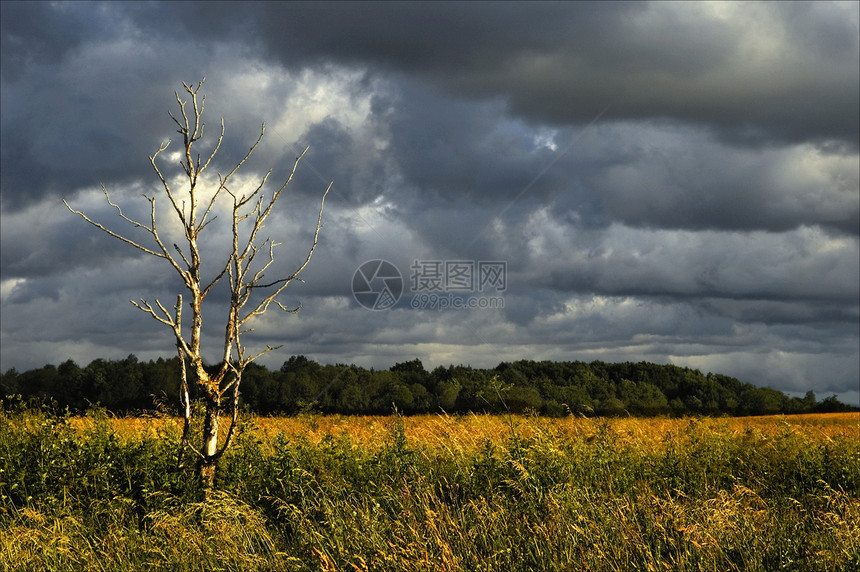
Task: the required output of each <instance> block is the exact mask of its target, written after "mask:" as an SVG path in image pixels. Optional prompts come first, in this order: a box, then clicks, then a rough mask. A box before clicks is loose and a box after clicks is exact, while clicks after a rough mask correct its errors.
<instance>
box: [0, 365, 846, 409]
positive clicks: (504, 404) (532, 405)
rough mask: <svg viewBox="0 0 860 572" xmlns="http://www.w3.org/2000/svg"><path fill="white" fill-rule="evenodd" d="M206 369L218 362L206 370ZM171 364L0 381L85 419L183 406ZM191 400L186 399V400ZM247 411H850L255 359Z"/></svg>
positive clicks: (760, 395) (783, 401)
mask: <svg viewBox="0 0 860 572" xmlns="http://www.w3.org/2000/svg"><path fill="white" fill-rule="evenodd" d="M212 367H213V370H214V369H217V367H218V366H217V365H214V366H212ZM179 370H180V368H179V362H178V358H172V359H163V358H159V359H158V360H154V361H153V360H150V361H148V362H143V361H140V360H138V359H137V357H135V356H134V355H130V356H128V357H127V358H125V359H123V360H118V361H108V360H104V359H97V360H94V361H93V362H91V363H90V364H89V365H87V366H86V367H83V368H81V367H80V366H78V364H76V363H75V362H74V361H72V360H68V361H65V362H63V363H61V364H60V365H59V366H53V365H46V366H44V367H42V368H39V369H32V370H29V371H25V372H18V371H16V370H15V369H10V370H8V371H6V372H5V373H3V374H2V375H0V396H2V395H21V396H22V398H23V399H36V400H42V401H48V400H53V401H56V403H57V404H58V405H59V406H60V407H69V408H70V409H71V410H73V411H83V410H85V409H87V408H88V407H89V406H91V405H93V404H100V405H101V406H104V407H106V408H107V409H109V410H110V411H113V412H116V413H135V412H143V411H146V410H152V409H154V408H156V407H161V408H165V407H166V408H168V409H170V408H173V407H176V406H177V405H178V403H179V394H178V390H179ZM192 397H193V396H192ZM242 401H243V404H244V407H245V408H246V409H247V410H249V411H252V412H255V413H258V414H262V415H271V414H294V413H299V412H304V411H317V412H320V413H341V414H387V413H391V412H393V411H394V409H395V408H396V410H397V411H399V412H401V413H405V414H414V413H428V412H440V411H446V412H448V413H467V412H476V413H478V412H487V413H504V412H511V413H538V414H544V415H551V416H563V415H570V414H582V415H587V416H591V415H600V416H616V415H628V414H629V415H637V416H650V415H674V416H681V415H691V414H692V415H722V414H728V415H768V414H777V413H783V414H792V413H812V412H833V411H856V410H857V408H855V407H851V406H849V405H846V404H844V403H842V402H840V401H839V400H838V399H837V398H836V396H831V397H827V398H825V399H823V400H821V401H819V400H818V399H817V398H816V396H815V393H814V392H812V391H809V392H807V393H806V395H805V396H804V397H802V398H801V397H789V396H787V395H786V394H784V393H783V392H781V391H777V390H775V389H772V388H770V387H757V386H754V385H752V384H750V383H742V382H741V381H739V380H737V379H735V378H733V377H729V376H726V375H720V374H714V373H708V374H703V373H702V372H701V371H699V370H697V369H690V368H687V367H678V366H675V365H659V364H654V363H647V362H639V363H630V362H625V363H604V362H601V361H593V362H590V363H586V362H581V361H572V362H551V361H540V362H538V361H528V360H523V361H516V362H503V363H500V364H499V365H498V366H496V367H495V368H493V369H476V368H472V367H470V366H464V365H456V366H455V365H449V366H448V367H442V366H439V367H437V368H435V369H434V370H432V371H429V372H428V371H427V370H425V369H424V365H423V364H422V363H421V361H420V360H418V359H414V360H412V361H407V362H403V363H398V364H395V365H394V366H392V367H391V368H390V369H388V370H375V369H365V368H363V367H358V366H355V365H344V364H337V365H321V364H319V363H317V362H315V361H312V360H309V359H307V358H306V357H304V356H293V357H291V358H290V359H289V360H287V361H286V362H284V364H283V366H281V368H280V369H279V370H277V371H272V370H270V369H268V368H266V367H265V366H262V365H259V364H255V363H252V364H250V365H249V366H248V367H247V369H246V370H245V374H244V380H243V383H242Z"/></svg>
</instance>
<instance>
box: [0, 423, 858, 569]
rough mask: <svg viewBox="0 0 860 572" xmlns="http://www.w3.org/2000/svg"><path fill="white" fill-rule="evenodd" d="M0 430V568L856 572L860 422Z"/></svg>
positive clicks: (11, 426) (4, 426)
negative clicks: (182, 450)
mask: <svg viewBox="0 0 860 572" xmlns="http://www.w3.org/2000/svg"><path fill="white" fill-rule="evenodd" d="M178 440H179V433H178V430H177V428H176V426H175V425H174V424H173V423H172V422H171V420H158V419H154V420H150V421H148V422H147V423H142V422H140V421H139V420H135V421H132V420H116V419H111V418H110V417H108V416H107V415H105V414H104V412H94V413H91V414H90V415H88V416H87V417H86V418H77V419H73V418H70V417H68V416H65V415H62V414H59V415H58V414H52V413H51V412H49V411H44V410H43V411H33V410H27V411H25V410H19V411H15V412H11V413H4V414H2V417H0V559H2V568H3V569H4V570H6V569H8V570H31V569H46V570H67V569H76V570H78V569H80V570H117V569H135V570H136V569H154V570H162V569H163V570H249V569H253V570H297V571H298V570H302V571H304V570H394V571H397V570H403V571H407V570H408V571H413V570H453V571H456V570H464V571H465V570H506V571H507V570H511V571H516V570H557V571H566V570H633V569H636V570H717V569H719V570H855V569H860V500H858V495H860V453H858V440H860V418H858V416H857V415H856V414H854V415H853V416H851V415H848V416H841V417H835V416H833V417H826V418H825V417H821V418H820V422H818V421H815V420H813V419H810V418H792V417H787V418H773V419H758V420H735V419H683V420H668V419H655V420H644V419H635V420H634V419H628V420H623V419H622V420H611V421H605V420H591V419H564V420H548V419H541V418H525V417H481V416H464V417H447V416H435V417H434V416H424V417H418V418H400V417H390V418H382V417H377V418H348V417H314V416H306V417H302V418H289V419H287V418H275V419H267V418H249V419H246V424H245V430H244V431H243V433H242V434H241V435H240V436H239V438H238V440H237V443H236V446H235V447H234V448H233V449H232V450H231V451H230V452H229V453H228V454H227V455H225V457H224V458H223V459H222V463H221V466H220V467H219V471H220V472H219V482H218V486H219V489H220V491H221V492H220V493H219V494H218V495H216V496H215V497H214V498H213V499H211V500H209V501H207V502H203V501H201V500H200V491H199V490H196V489H195V487H194V485H193V484H192V483H193V482H194V480H193V478H192V476H191V475H190V474H187V473H184V472H182V471H178V470H177V469H176V468H175V453H176V447H177V446H178Z"/></svg>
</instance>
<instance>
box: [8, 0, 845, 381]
mask: <svg viewBox="0 0 860 572" xmlns="http://www.w3.org/2000/svg"><path fill="white" fill-rule="evenodd" d="M0 9H2V18H0V21H2V54H0V64H2V65H0V69H2V73H0V82H2V91H3V97H2V98H1V99H0V106H2V107H1V108H0V111H2V124H3V130H2V133H1V134H0V138H2V146H0V147H2V150H0V152H2V167H3V168H2V175H0V189H2V194H0V201H2V213H0V218H2V224H0V232H2V241H0V254H2V259H0V285H2V291H0V299H2V309H3V311H2V328H0V330H2V368H8V367H12V366H15V367H18V368H19V369H23V368H28V367H36V366H39V365H41V364H42V363H45V362H53V363H58V362H60V361H62V360H65V359H67V358H68V357H72V358H73V359H76V360H78V361H80V362H88V361H89V360H91V359H95V358H96V357H105V358H120V357H124V356H125V355H128V354H129V353H135V354H137V355H138V356H140V357H142V358H144V359H147V358H150V357H156V356H159V355H166V354H169V353H170V352H171V351H172V350H171V344H170V343H169V339H167V338H168V336H167V333H166V332H165V331H164V330H163V328H162V327H161V326H160V325H159V324H157V323H155V322H154V321H152V320H151V319H149V318H147V316H145V315H143V314H141V313H140V312H139V311H137V310H135V309H134V308H133V307H131V305H129V304H128V300H129V299H137V298H140V297H145V298H147V299H155V298H156V297H158V298H159V299H161V300H162V301H165V302H166V303H172V301H173V299H175V298H174V297H175V295H176V293H177V292H178V291H179V289H180V288H179V285H178V284H177V281H176V280H175V279H174V278H173V277H172V275H171V274H170V270H169V268H167V267H165V266H164V265H159V264H158V262H161V261H153V260H146V259H145V257H144V258H141V257H140V256H139V255H138V253H136V252H135V251H134V250H133V249H131V248H130V247H128V246H127V245H123V244H120V243H118V242H116V241H113V240H111V239H109V238H108V237H106V236H104V235H102V234H100V233H99V231H97V230H95V229H93V228H92V227H89V226H87V225H86V224H85V223H84V222H83V221H81V220H80V219H78V218H75V217H74V216H73V215H72V214H71V213H68V211H66V210H65V207H64V206H63V205H62V202H61V200H60V199H61V198H67V199H69V201H70V202H71V203H72V204H73V205H74V206H76V207H79V208H83V209H85V210H86V211H87V212H88V213H90V214H92V215H93V216H94V218H97V219H98V220H101V221H103V222H105V223H108V224H110V225H111V227H112V228H116V229H117V230H121V231H124V232H131V229H129V228H127V227H125V228H124V227H123V226H122V225H120V224H118V223H119V221H117V220H116V218H115V216H114V211H113V210H112V209H111V208H110V207H109V206H107V205H106V204H105V203H104V202H103V197H102V196H101V194H100V191H99V184H100V183H105V185H106V186H107V187H108V188H109V190H110V191H111V194H112V197H114V198H115V199H116V200H117V201H118V202H120V203H121V204H122V205H123V208H124V212H126V213H128V214H129V215H130V216H134V217H138V218H144V219H145V218H146V216H147V212H146V206H147V203H146V201H144V200H142V199H141V198H140V194H141V193H143V192H147V193H157V191H158V185H157V180H156V179H155V177H154V175H153V173H152V170H151V167H150V165H149V163H148V160H147V157H148V155H150V154H151V153H153V152H154V151H155V149H157V148H158V145H159V144H160V143H161V142H162V141H164V140H166V139H168V138H174V139H175V138H176V133H175V126H174V125H173V124H172V122H171V120H170V118H169V117H168V115H167V111H168V110H171V111H173V110H174V109H175V104H176V103H175V99H174V96H173V91H174V90H176V89H180V90H181V82H182V81H188V82H196V81H199V79H200V78H201V77H203V76H204V75H205V76H206V78H207V80H206V83H205V86H204V89H203V91H204V92H205V93H206V96H207V98H206V123H207V127H206V129H207V133H208V134H209V135H210V136H211V135H214V134H216V132H217V126H218V119H219V118H220V117H224V118H225V123H226V135H225V140H224V146H223V148H222V151H221V155H220V158H221V159H222V161H221V162H220V163H219V165H218V166H217V168H218V169H221V170H222V171H223V170H225V169H229V168H230V167H231V166H232V164H234V163H235V161H238V160H239V159H241V157H242V156H243V154H244V153H245V152H246V151H247V149H248V146H249V145H250V144H251V143H252V142H253V141H254V140H255V138H256V136H257V135H258V133H259V128H260V124H261V123H262V122H264V121H265V122H266V124H267V135H266V137H265V139H264V140H263V142H262V143H261V145H260V147H259V149H258V150H257V153H256V154H255V156H254V158H253V159H252V160H251V161H249V162H248V163H247V164H246V166H245V168H244V169H243V171H242V172H243V175H242V177H241V178H240V179H237V182H236V183H237V185H242V184H246V185H247V184H252V183H253V182H255V181H258V180H259V178H260V177H262V176H263V174H264V173H265V172H266V170H267V169H269V168H270V167H271V168H273V173H272V176H271V182H272V183H273V184H274V186H275V187H276V186H278V185H279V184H280V183H281V182H282V181H283V180H284V179H285V177H286V176H287V175H288V173H289V170H290V168H291V167H292V162H293V160H294V158H295V157H296V155H297V154H298V153H299V152H300V150H301V149H302V148H304V146H306V145H310V151H309V152H308V155H307V156H306V157H305V159H304V160H303V161H302V163H301V164H300V166H299V170H298V173H297V176H296V178H295V179H294V181H293V183H292V185H291V187H290V188H289V189H288V191H287V194H286V195H285V197H284V200H283V202H282V203H281V204H280V207H279V209H278V210H277V212H276V213H275V214H274V216H273V218H272V220H271V221H270V224H269V225H268V226H267V228H266V230H267V232H268V233H270V235H271V236H272V237H273V238H274V239H275V240H277V241H279V242H283V246H281V247H279V251H278V252H279V254H280V258H279V260H278V262H277V264H276V265H274V266H273V267H272V268H271V269H270V271H271V273H272V274H278V275H283V274H289V273H290V272H291V271H292V269H293V268H294V266H295V264H296V263H297V262H298V261H300V260H301V259H302V256H303V253H304V249H305V248H306V247H307V244H309V240H310V231H311V225H312V222H313V220H314V219H315V218H314V217H315V214H316V209H317V208H318V201H319V198H320V195H321V193H322V191H323V190H324V189H325V187H326V185H327V184H328V182H329V181H331V180H334V181H335V186H334V189H333V191H332V194H331V195H330V196H329V199H328V202H327V205H328V209H327V212H326V215H325V222H326V226H325V228H324V230H323V233H322V237H321V241H320V245H319V247H318V250H317V253H316V255H315V259H314V261H313V262H312V264H311V266H310V267H309V268H308V271H307V273H306V274H305V275H304V278H305V280H306V282H305V283H295V284H293V285H291V287H290V288H289V289H288V291H287V294H286V296H285V297H284V302H285V303H286V304H288V305H296V304H299V303H301V304H302V305H303V310H302V312H301V313H300V314H298V315H297V316H275V315H274V314H273V315H271V316H267V317H266V318H265V319H264V320H261V321H259V322H258V323H257V324H256V325H255V327H256V331H255V332H254V333H253V334H251V335H250V336H249V337H248V341H249V342H251V343H252V345H257V346H260V347H262V346H263V345H265V344H267V343H271V344H278V343H284V344H285V349H284V350H283V351H282V352H281V353H279V354H277V355H275V354H273V355H270V356H268V357H267V360H269V361H268V362H267V364H268V365H274V366H275V367H277V365H278V364H279V360H280V361H283V360H285V359H286V358H287V357H288V356H289V355H290V354H294V353H304V354H307V355H309V356H311V357H314V358H315V359H320V360H322V361H327V362H355V363H358V364H360V365H367V366H374V367H388V366H390V365H391V364H393V363H394V362H396V361H402V360H403V359H411V358H413V357H420V358H421V359H423V360H425V363H426V364H427V365H438V364H447V363H452V362H453V363H460V362H462V363H471V364H472V365H476V366H494V365H495V364H497V363H498V362H500V361H503V360H513V359H521V358H533V359H586V360H590V359H604V360H607V361H613V360H633V361H639V360H643V359H645V360H653V361H659V362H672V363H678V364H680V365H689V366H691V367H701V368H703V369H705V370H710V371H720V372H721V373H727V374H729V375H737V376H739V377H741V378H742V379H744V381H752V382H754V383H761V384H771V385H773V386H775V387H777V388H780V389H785V390H788V391H801V392H803V391H805V390H806V389H808V388H812V389H815V391H816V392H819V393H823V394H826V393H827V392H830V391H832V392H837V393H839V394H840V395H849V396H850V395H855V394H852V393H850V392H852V391H855V392H856V387H857V382H858V379H860V371H858V365H857V364H858V363H860V356H858V352H857V347H858V346H860V331H858V329H860V328H858V321H860V305H858V301H857V295H858V291H860V283H858V282H860V280H858V276H860V267H858V262H857V261H858V259H860V243H858V235H860V214H858V213H860V181H858V179H860V176H858V172H860V159H858V132H860V121H859V120H858V108H860V102H858V93H860V88H858V84H860V80H858V77H860V73H858V71H857V70H858V59H860V58H858V51H860V50H858V37H860V32H858V24H857V21H858V7H857V4H854V3H851V4H825V3H773V4H741V5H734V4H694V3H690V4H680V3H654V4H649V3H569V4H566V3H560V4H559V3H499V4H486V3H444V4H434V3H402V4H401V3H397V4H382V3H372V4H353V3H332V4H327V3H291V4H280V3H250V4H249V3H220V2H219V3H207V4H201V3H145V4H144V3H99V4H93V3H66V4H63V3H59V4H57V3H54V4H50V3H25V2H21V3H19V2H3V3H2V4H0ZM177 143H178V141H174V142H173V144H172V146H171V148H170V150H169V151H168V152H167V153H165V154H164V156H163V159H164V161H163V163H162V165H163V166H164V168H165V169H168V168H170V167H171V166H172V167H174V168H175V165H171V163H172V159H171V158H170V153H172V152H173V151H174V150H176V148H177ZM211 144H212V140H211V139H210V140H208V142H204V143H203V145H202V147H201V150H202V151H205V150H206V149H208V148H210V147H207V145H211ZM171 172H174V171H171ZM162 206H164V205H162ZM220 222H223V221H221V220H220V219H219V223H220ZM112 223H116V224H112ZM210 230H211V233H210V234H209V237H208V238H207V239H206V241H205V244H204V254H205V255H206V256H207V257H208V258H207V259H208V260H218V259H219V252H220V251H219V248H220V247H222V246H223V243H224V240H225V236H226V235H225V234H224V233H223V232H219V230H218V226H217V224H214V225H213V226H212V227H211V229H210ZM375 258H384V259H386V260H390V261H392V262H393V263H394V264H396V265H397V267H398V268H400V269H401V272H403V274H404V275H405V276H406V277H407V278H408V274H409V271H410V270H409V268H410V265H411V263H412V261H413V260H415V259H425V260H458V259H460V260H462V259H468V260H504V261H506V262H507V265H508V289H507V291H506V292H505V293H504V300H505V306H504V308H502V309H497V310H460V311H456V310H447V311H428V310H413V309H411V308H410V307H409V305H408V301H409V299H410V298H409V296H408V295H407V296H405V297H404V298H403V300H401V303H400V304H399V305H398V306H397V307H396V308H395V309H394V310H391V311H387V312H368V311H367V310H364V309H363V308H361V307H360V306H359V305H358V303H357V302H356V301H355V300H353V299H352V295H351V292H350V281H351V278H352V275H353V272H354V271H355V269H356V268H357V267H358V266H359V265H360V264H361V263H362V262H364V261H366V260H370V259H375ZM213 271H214V270H213ZM216 294H217V293H216ZM219 304H220V302H219V301H218V300H217V295H216V296H215V297H213V299H212V302H211V306H210V311H211V312H212V315H213V316H214V317H213V318H211V319H208V320H207V322H206V333H207V335H208V336H209V340H210V341H209V342H207V343H209V344H211V348H212V349H211V351H212V355H216V354H217V347H218V345H219V344H218V337H219V336H220V332H221V329H222V328H221V326H220V325H219V322H218V319H217V316H219V315H220V314H219V313H222V312H221V310H222V308H221V307H220V305H219Z"/></svg>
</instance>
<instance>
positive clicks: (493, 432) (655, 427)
mask: <svg viewBox="0 0 860 572" xmlns="http://www.w3.org/2000/svg"><path fill="white" fill-rule="evenodd" d="M401 419H402V422H403V426H404V430H405V433H406V438H407V440H408V441H409V443H410V445H412V446H420V447H423V448H427V449H440V450H446V451H449V452H451V451H452V450H453V449H456V450H457V451H459V452H461V453H463V452H468V451H474V450H476V449H478V448H480V447H483V446H484V445H485V443H487V442H490V443H493V444H495V445H499V444H502V443H504V442H506V441H508V440H509V439H510V438H511V437H513V436H516V437H519V438H523V439H531V438H541V437H553V438H562V439H565V440H586V441H590V440H592V439H594V438H595V436H596V435H598V434H599V433H601V432H603V433H605V434H609V435H611V436H612V439H613V440H614V441H616V442H621V443H625V444H630V445H635V446H636V447H637V448H638V449H640V450H642V451H643V452H656V451H659V450H660V449H661V448H662V447H663V446H664V445H665V444H666V443H668V442H671V441H674V442H677V439H678V438H680V436H681V435H689V434H690V433H694V432H696V431H700V432H702V433H711V434H721V435H725V436H727V437H741V436H743V435H749V436H755V437H765V438H767V437H770V436H774V435H777V434H786V433H792V434H798V435H802V436H804V437H805V438H808V439H810V440H813V441H814V440H821V441H824V442H826V441H828V440H831V439H834V438H838V437H848V438H853V439H856V440H858V442H860V413H816V414H805V415H772V416H762V417H719V418H708V417H704V418H681V419H669V418H635V417H627V418H614V419H603V418H583V417H566V418H562V419H552V418H545V417H522V416H506V415H456V416H449V415H418V416H414V417H403V418H401ZM396 420H397V418H395V417H390V416H345V415H300V416H296V417H283V416H282V417H254V418H253V423H252V430H253V431H254V432H255V434H256V435H257V438H258V439H260V440H261V441H263V442H264V443H273V442H274V440H275V438H276V437H277V436H278V435H279V434H282V435H283V436H284V437H285V438H287V439H289V440H294V439H306V440H307V441H308V442H310V443H319V442H320V441H321V440H322V439H324V438H325V437H327V436H336V437H340V436H347V437H349V439H350V440H351V441H352V442H353V443H354V444H355V445H356V446H360V447H364V448H371V449H373V448H376V447H379V446H382V445H383V444H384V443H386V442H388V441H389V438H390V436H391V433H392V431H393V428H394V424H395V423H396ZM72 423H73V426H74V427H76V428H77V429H78V430H80V431H85V430H87V429H91V428H92V427H93V426H94V422H93V420H92V418H89V417H79V418H75V419H73V420H72ZM110 424H111V426H112V428H113V429H114V431H116V434H117V435H118V436H119V437H128V438H140V437H155V436H158V435H162V434H164V433H165V432H168V433H169V432H179V431H181V428H182V422H181V419H179V418H171V417H150V418H137V417H116V418H111V419H110ZM222 429H223V430H225V431H226V427H222Z"/></svg>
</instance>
